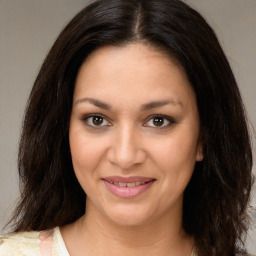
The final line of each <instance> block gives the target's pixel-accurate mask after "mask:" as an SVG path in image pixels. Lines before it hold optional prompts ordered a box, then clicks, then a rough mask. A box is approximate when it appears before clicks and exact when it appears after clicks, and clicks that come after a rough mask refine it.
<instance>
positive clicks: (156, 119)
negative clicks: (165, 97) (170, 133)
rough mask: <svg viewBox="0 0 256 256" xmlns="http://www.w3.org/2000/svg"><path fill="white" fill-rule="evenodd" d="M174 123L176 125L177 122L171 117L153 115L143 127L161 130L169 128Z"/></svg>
mask: <svg viewBox="0 0 256 256" xmlns="http://www.w3.org/2000/svg"><path fill="white" fill-rule="evenodd" d="M174 123H175V120H174V119H173V118H172V117H170V116H165V115H153V116H151V118H150V119H149V120H148V121H147V122H146V123H145V124H144V125H143V126H147V127H152V128H159V129H160V128H167V127H169V126H171V125H172V124H174Z"/></svg>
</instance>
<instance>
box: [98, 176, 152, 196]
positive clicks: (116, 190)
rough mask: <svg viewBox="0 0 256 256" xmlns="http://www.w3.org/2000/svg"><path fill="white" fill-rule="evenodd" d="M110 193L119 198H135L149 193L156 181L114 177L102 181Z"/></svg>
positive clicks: (143, 178)
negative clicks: (146, 192)
mask: <svg viewBox="0 0 256 256" xmlns="http://www.w3.org/2000/svg"><path fill="white" fill-rule="evenodd" d="M102 180H103V182H104V184H105V185H106V187H107V189H108V191H109V192H111V193H112V194H113V195H115V196H117V197H119V198H133V197H136V196H139V195H140V194H142V193H144V192H145V191H147V190H148V189H149V188H150V187H151V186H152V184H153V183H154V182H155V181H156V179H153V178H147V177H138V176H137V177H135V176H134V177H120V176H112V177H105V178H103V179H102Z"/></svg>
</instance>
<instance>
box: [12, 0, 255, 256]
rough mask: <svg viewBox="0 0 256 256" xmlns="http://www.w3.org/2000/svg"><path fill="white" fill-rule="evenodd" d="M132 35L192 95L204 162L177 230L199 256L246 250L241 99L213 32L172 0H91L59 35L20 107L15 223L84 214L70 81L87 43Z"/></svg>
mask: <svg viewBox="0 0 256 256" xmlns="http://www.w3.org/2000/svg"><path fill="white" fill-rule="evenodd" d="M134 42H141V43H145V44H149V45H151V46H153V47H155V48H156V49H159V50H160V51H164V52H165V53H166V54H167V55H169V56H170V58H172V59H175V60H176V61H177V62H178V63H179V64H180V65H181V66H182V67H183V69H184V71H185V73H186V75H187V78H188V80H189V81H190V84H191V86H192V88H193V90H194V92H195V94H196V99H197V105H198V110H199V115H200V125H201V135H202V141H203V151H204V160H203V161H202V162H199V163H197V164H196V166H195V170H194V174H193V176H192V179H191V181H190V183H189V184H188V186H187V188H186V190H185V194H184V207H183V208H184V213H183V228H184V230H185V231H186V232H187V233H188V234H190V235H192V236H193V237H194V239H195V246H196V248H197V253H198V255H199V256H206V255H207V256H209V255H211V256H213V255H214V256H223V255H227V256H234V255H235V254H236V253H238V252H239V253H244V254H245V251H244V246H243V243H242V241H243V234H246V232H247V229H248V220H249V217H248V213H247V207H248V200H249V195H250V190H251V186H252V173H251V170H252V152H251V145H250V137H249V132H248V127H247V120H246V114H245V110H244V105H243V103H242V100H241V96H240V93H239V89H238V86H237V83H236V80H235V78H234V75H233V73H232V71H231V68H230V65H229V63H228V61H227V58H226V57H225V54H224V52H223V50H222V48H221V46H220V44H219V42H218V39H217V37H216V35H215V33H214V31H213V30H212V28H211V27H210V26H209V25H208V24H207V22H206V21H205V20H204V18H203V17H202V16H201V15H200V14H199V13H198V12H196V11H195V10H194V9H192V8H191V7H189V6H188V5H186V4H184V3H183V2H182V1H179V0H108V1H106V0H98V1H95V2H94V3H92V4H90V5H89V6H87V7H85V8H84V9H83V10H82V11H81V12H79V13H78V14H77V15H76V16H75V17H74V18H73V19H72V20H71V21H70V23H69V24H68V25H67V26H66V27H65V28H64V30H63V31H62V32H61V34H60V35H59V37H58V38H57V40H56V42H55V43H54V45H53V47H52V48H51V50H50V51H49V54H48V55H47V57H46V59H45V60H44V63H43V65H42V67H41V69H40V71H39V74H38V76H37V78H36V80H35V83H34V86H33V89H32V92H31V94H30V97H29V100H28V104H27V108H26V113H25V117H24V123H23V131H22V135H21V140H20V146H19V159H18V166H19V175H20V184H21V199H20V202H19V204H18V206H17V208H16V211H15V213H14V215H13V218H12V222H11V223H13V230H14V231H30V230H44V229H50V228H53V227H55V226H63V225H66V224H68V223H71V222H73V221H75V220H76V219H78V218H79V217H80V216H82V215H83V214H84V213H85V200H86V195H85V193H84V191H83V190H82V188H81V186H80V184H79V182H78V181H77V178H76V176H75V174H74V170H73V166H72V162H71V155H70V150H69V140H68V132H69V118H70V113H71V108H72V98H73V91H74V82H75V79H76V76H77V73H78V70H79V67H80V66H81V64H82V63H83V62H84V61H85V60H86V58H87V56H88V55H89V54H90V53H92V52H93V51H94V50H96V49H98V48H100V47H103V46H106V45H113V46H123V45H126V44H129V43H134Z"/></svg>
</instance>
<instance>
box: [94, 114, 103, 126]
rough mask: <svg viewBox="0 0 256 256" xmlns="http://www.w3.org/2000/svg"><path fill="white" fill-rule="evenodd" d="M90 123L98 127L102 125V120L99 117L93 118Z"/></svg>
mask: <svg viewBox="0 0 256 256" xmlns="http://www.w3.org/2000/svg"><path fill="white" fill-rule="evenodd" d="M92 122H93V124H94V125H96V126H100V125H102V123H103V118H102V117H100V116H94V117H93V118H92Z"/></svg>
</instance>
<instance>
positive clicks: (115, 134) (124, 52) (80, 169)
mask: <svg viewBox="0 0 256 256" xmlns="http://www.w3.org/2000/svg"><path fill="white" fill-rule="evenodd" d="M88 99H89V100H88ZM92 99H94V100H92ZM95 100H97V101H95ZM99 102H100V104H99ZM152 102H158V103H159V102H161V104H149V103H152ZM102 103H104V104H105V105H104V104H102ZM106 105H107V106H108V109H105V108H106ZM95 114H100V115H101V117H100V119H99V117H98V120H100V122H95V121H98V120H96V119H95ZM156 114H161V115H162V116H160V120H157V119H156V117H155V116H154V115H156ZM88 115H94V117H91V116H90V117H88ZM165 117H167V118H165ZM95 123H96V125H95ZM199 138H200V130H199V115H198V110H197V104H196V98H195V95H194V92H193V90H192V88H191V85H190V84H189V82H188V80H187V78H186V75H185V74H184V72H183V70H182V68H181V67H179V65H178V64H177V63H176V62H174V61H172V59H171V58H170V57H169V56H167V55H165V54H164V53H161V52H159V51H158V50H156V49H155V48H153V47H152V46H149V45H145V44H142V43H134V44H128V45H126V46H122V47H114V46H107V47H103V48H101V49H98V50H96V51H95V52H93V53H92V54H91V55H90V56H89V57H88V58H87V59H86V61H85V62H84V63H83V65H82V66H81V68H80V70H79V72H78V76H77V79H76V83H75V90H74V96H73V108H72V113H71V120H70V131H69V139H70V149H71V155H72V161H73V166H74V170H75V174H76V176H77V178H78V181H79V182H80V184H81V186H82V188H83V189H84V191H85V193H86V195H87V201H86V214H85V215H84V216H83V217H82V218H80V219H79V220H78V221H76V222H75V223H72V224H70V225H68V226H66V227H63V228H61V232H62V235H63V238H64V241H65V244H66V246H67V248H68V250H69V252H70V255H72V256H76V255H96V256H97V255H133V256H134V255H143V254H145V253H147V254H148V255H163V256H165V255H166V256H167V255H168V256H169V255H178V256H179V255H184V256H185V255H187V256H189V255H190V254H191V250H192V247H193V238H191V237H189V236H187V235H186V234H185V232H184V231H183V229H182V203H183V193H184V190H185V188H186V186H187V184H188V182H189V180H190V178H191V176H192V174H193V170H194V165H195V163H196V161H201V160H202V158H203V154H202V145H201V143H200V139H199ZM108 176H122V177H130V176H143V177H150V178H153V179H154V182H153V184H152V185H151V186H150V187H149V188H148V189H147V190H146V191H144V192H143V193H141V194H139V195H138V196H135V197H133V198H128V199H127V198H120V197H117V196H116V195H113V194H112V193H111V192H110V191H109V190H108V189H107V187H106V185H105V183H104V182H103V180H102V178H103V177H108Z"/></svg>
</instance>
